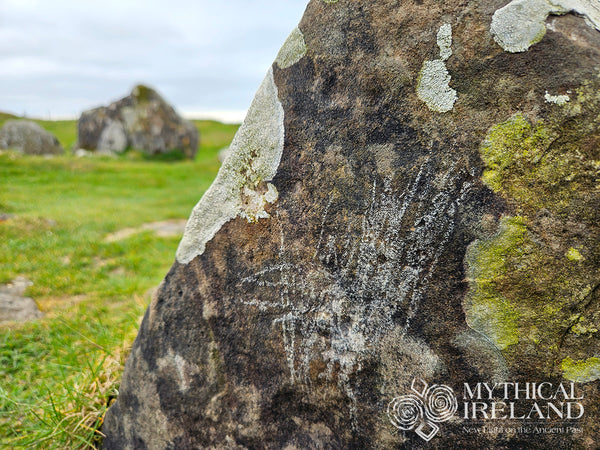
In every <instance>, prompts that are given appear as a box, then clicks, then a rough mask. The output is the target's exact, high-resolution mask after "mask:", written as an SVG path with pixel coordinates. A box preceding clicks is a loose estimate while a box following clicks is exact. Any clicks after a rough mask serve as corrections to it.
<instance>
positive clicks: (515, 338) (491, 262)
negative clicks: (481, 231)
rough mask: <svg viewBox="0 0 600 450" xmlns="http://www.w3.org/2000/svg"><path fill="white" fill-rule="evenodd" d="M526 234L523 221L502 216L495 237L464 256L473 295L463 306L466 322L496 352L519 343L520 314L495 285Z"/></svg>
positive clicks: (480, 242) (474, 245)
mask: <svg viewBox="0 0 600 450" xmlns="http://www.w3.org/2000/svg"><path fill="white" fill-rule="evenodd" d="M525 231H526V227H525V225H524V223H523V220H522V218H520V217H504V218H503V219H502V221H501V224H500V231H499V232H498V234H497V235H496V236H494V237H493V238H491V239H489V240H482V241H476V242H475V243H474V244H472V245H471V246H470V247H469V250H468V253H467V261H468V263H469V264H468V277H469V280H470V282H471V292H472V295H471V298H470V302H469V303H468V304H467V305H465V312H466V314H467V322H468V323H469V325H470V326H471V327H472V328H474V329H475V330H477V331H479V332H481V333H483V334H485V335H486V336H488V337H489V338H490V339H491V340H492V342H494V344H495V345H496V347H498V348H499V349H505V348H507V347H508V346H510V345H514V344H516V343H518V342H519V334H518V319H519V316H520V313H519V312H518V311H517V310H516V309H515V308H514V306H513V305H512V304H511V303H510V302H509V301H508V300H507V299H506V298H505V297H504V296H503V295H502V294H501V292H500V290H499V289H498V286H497V284H498V281H499V279H500V278H501V277H503V276H505V274H506V271H507V260H508V259H510V258H511V257H513V256H514V255H515V254H516V253H519V249H520V247H521V244H522V240H523V236H524V234H525Z"/></svg>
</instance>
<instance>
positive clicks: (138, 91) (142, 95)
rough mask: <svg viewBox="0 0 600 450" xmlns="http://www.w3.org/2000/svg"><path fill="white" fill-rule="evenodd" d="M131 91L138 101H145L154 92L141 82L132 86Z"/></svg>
mask: <svg viewBox="0 0 600 450" xmlns="http://www.w3.org/2000/svg"><path fill="white" fill-rule="evenodd" d="M132 93H133V96H134V97H135V98H136V99H137V100H138V101H139V102H147V101H149V100H150V98H151V97H152V96H153V95H154V94H155V92H154V89H152V88H150V87H148V86H145V85H143V84H138V85H137V86H136V87H134V88H133V91H132Z"/></svg>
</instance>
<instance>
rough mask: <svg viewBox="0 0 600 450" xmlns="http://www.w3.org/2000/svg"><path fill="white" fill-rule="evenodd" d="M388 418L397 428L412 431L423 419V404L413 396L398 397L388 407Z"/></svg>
mask: <svg viewBox="0 0 600 450" xmlns="http://www.w3.org/2000/svg"><path fill="white" fill-rule="evenodd" d="M388 416H389V418H390V421H391V422H392V424H393V425H394V426H396V427H397V428H400V429H401V430H406V431H408V430H412V429H413V428H414V427H415V425H416V424H417V422H419V420H422V419H423V403H422V402H421V399H420V398H419V397H417V396H416V395H412V394H408V395H403V396H402V397H396V398H395V399H393V400H392V401H391V402H390V404H389V405H388Z"/></svg>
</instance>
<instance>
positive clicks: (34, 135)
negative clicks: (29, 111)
mask: <svg viewBox="0 0 600 450" xmlns="http://www.w3.org/2000/svg"><path fill="white" fill-rule="evenodd" d="M0 149H11V150H17V151H19V152H23V153H26V154H28V155H59V154H61V153H64V149H63V148H62V147H61V145H60V143H59V142H58V139H56V136H54V135H53V134H52V133H50V132H49V131H46V130H44V129H43V128H42V127H41V126H39V125H38V124H37V123H35V122H32V121H30V120H9V121H7V122H6V123H5V124H4V126H3V127H2V129H0Z"/></svg>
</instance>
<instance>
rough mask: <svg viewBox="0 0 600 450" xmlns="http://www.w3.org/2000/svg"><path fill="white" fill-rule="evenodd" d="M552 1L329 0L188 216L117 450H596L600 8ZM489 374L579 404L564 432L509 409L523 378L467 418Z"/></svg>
mask: <svg viewBox="0 0 600 450" xmlns="http://www.w3.org/2000/svg"><path fill="white" fill-rule="evenodd" d="M517 3H518V5H516V6H515V4H517ZM551 3H552V4H553V2H546V1H545V0H540V1H533V0H532V1H527V0H521V1H518V2H517V1H516V2H513V3H511V5H509V6H507V7H506V8H508V12H507V9H500V8H503V7H505V5H506V1H494V0H493V1H471V2H459V1H456V0H453V1H445V2H439V1H428V0H418V1H414V2H399V1H394V0H381V1H376V2H375V1H366V0H362V1H361V0H356V1H350V0H339V1H333V0H330V1H323V0H313V1H311V2H310V3H309V5H308V7H307V10H306V13H305V15H304V17H303V19H302V21H301V22H300V24H299V27H298V29H297V30H294V32H293V33H292V35H291V36H290V39H288V41H287V42H286V44H285V45H284V48H283V49H282V51H281V52H280V54H279V55H278V57H277V60H276V62H275V64H274V65H273V67H272V69H271V70H270V71H269V73H268V74H267V77H266V79H265V81H264V82H263V84H262V86H261V87H260V89H259V91H258V93H257V96H256V100H255V102H254V103H253V105H252V107H251V109H250V111H249V113H248V117H247V119H246V121H245V122H244V124H243V125H242V127H241V128H240V130H239V132H238V134H237V136H236V138H235V140H234V142H233V144H232V148H231V153H230V155H229V157H228V158H227V160H225V162H224V164H223V167H222V168H221V171H220V172H219V175H218V177H217V179H216V180H215V183H214V184H213V186H212V187H211V188H210V189H209V191H207V193H206V194H205V195H204V197H203V198H202V200H201V201H200V202H199V203H198V205H197V206H196V208H195V209H194V212H193V213H192V216H191V217H190V220H189V221H188V224H187V228H186V233H185V235H184V238H183V240H182V242H181V245H180V247H179V250H178V253H177V261H176V262H175V264H174V265H173V267H172V269H171V271H170V272H169V273H168V275H167V276H166V278H165V280H164V282H163V283H162V285H161V287H160V288H159V290H158V292H157V295H156V296H155V298H154V299H153V301H152V303H151V305H150V307H149V309H148V311H147V313H146V315H145V317H144V320H143V323H142V325H141V329H140V332H139V335H138V338H137V340H136V341H135V344H134V346H133V349H132V353H131V356H130V358H129V360H128V362H127V365H126V368H125V373H124V376H123V381H122V385H121V388H120V391H119V392H120V395H119V398H118V400H117V402H116V404H115V405H114V406H112V408H111V409H110V410H109V412H108V414H107V416H106V422H105V426H104V429H103V431H104V433H105V434H106V436H107V437H106V440H105V446H106V448H110V449H117V448H149V449H150V448H151V449H163V448H165V449H166V448H178V449H180V448H185V449H187V448H298V449H305V448H411V449H413V448H422V447H423V448H478V449H479V448H596V447H597V445H598V442H600V420H599V419H600V400H599V398H600V392H599V381H598V378H600V358H599V357H600V340H599V337H600V336H599V332H598V330H599V329H600V270H599V269H600V240H599V237H600V235H599V232H600V193H599V191H598V188H599V185H598V183H599V177H600V120H599V119H598V117H599V114H600V72H599V65H598V63H599V61H600V33H599V32H598V31H597V30H596V29H595V28H594V26H597V22H594V20H595V19H594V17H595V16H594V11H595V9H594V8H596V5H595V3H594V2H591V1H589V2H586V1H581V2H577V8H578V9H575V12H577V14H575V13H573V12H569V11H572V10H573V9H574V8H570V7H568V5H567V3H568V2H562V3H561V5H562V6H561V7H560V8H558V7H551V6H550V4H551ZM519 5H520V6H519ZM523 8H525V10H527V11H529V12H530V13H531V14H534V13H536V11H537V12H538V13H539V15H540V17H541V19H540V20H541V23H542V24H543V26H542V28H543V31H544V34H543V35H542V36H540V31H539V30H538V31H537V32H535V33H533V36H531V33H529V32H525V31H531V30H524V28H527V27H529V26H537V24H538V22H539V21H538V20H537V19H536V20H533V21H528V20H527V19H528V16H527V15H526V16H523V15H522V14H521V13H522V11H523ZM539 8H541V9H539ZM586 8H587V9H586ZM590 8H591V9H590ZM498 10H499V11H498ZM492 24H495V25H494V32H493V33H492ZM515 30H519V32H523V33H522V36H521V37H519V36H517V35H515V34H514V33H515ZM517 34H518V33H517ZM530 41H531V42H530ZM506 42H511V44H510V45H506ZM503 45H504V46H505V47H506V49H505V48H503ZM413 379H416V380H415V382H416V384H415V386H416V387H415V390H414V391H411V386H412V383H413ZM478 382H487V383H492V384H493V383H502V382H509V383H514V382H518V383H521V384H520V386H521V389H524V386H526V385H525V384H523V383H538V384H539V383H551V384H552V386H553V387H554V389H556V388H557V387H558V386H561V384H560V383H563V385H564V386H566V390H567V391H569V392H570V389H571V384H570V383H571V382H572V383H573V385H572V389H573V395H572V396H571V395H569V394H568V395H565V394H562V397H561V396H560V395H559V396H558V397H557V398H555V399H554V400H553V401H556V402H561V405H558V403H557V405H558V408H563V409H562V410H561V414H562V415H563V418H562V419H561V418H560V415H559V414H558V413H556V412H555V411H554V410H553V409H551V408H550V407H548V406H547V404H545V403H544V402H541V405H542V406H540V408H544V411H543V415H544V416H546V415H547V414H549V415H550V420H547V419H546V418H545V417H540V414H538V413H537V412H536V411H534V412H533V413H530V410H531V409H532V408H534V407H533V406H532V403H534V402H533V401H532V400H531V399H523V396H524V395H525V394H523V391H521V394H520V397H519V399H517V400H516V410H515V413H514V414H513V416H514V417H521V415H522V410H523V409H526V411H525V413H524V414H525V415H526V416H527V415H528V413H529V416H528V417H525V418H524V419H516V418H515V419H510V417H507V418H501V416H504V415H508V414H509V407H508V404H509V403H510V402H511V401H514V400H513V397H514V396H513V397H511V395H512V394H511V391H510V389H509V394H508V395H507V396H506V397H507V399H504V397H505V396H504V394H503V393H500V394H499V393H498V392H499V391H495V392H494V394H493V395H494V398H495V399H496V401H505V402H506V404H505V406H504V407H502V406H501V405H500V404H498V405H497V408H499V410H498V409H497V410H496V413H495V414H496V417H495V418H494V419H490V418H489V417H488V419H485V417H484V416H483V415H482V414H481V413H479V414H476V417H475V418H474V419H473V418H472V414H469V413H468V411H467V418H465V412H464V405H463V403H464V402H467V403H468V404H469V405H470V404H471V403H469V402H468V400H469V399H468V398H467V399H464V396H465V393H464V383H470V386H475V385H476V383H478ZM423 383H428V384H429V386H430V387H431V388H433V385H434V384H438V385H445V386H448V387H451V388H452V389H453V390H454V393H455V395H456V397H457V398H458V403H457V408H458V409H457V410H454V404H453V402H452V401H451V399H452V398H451V397H450V398H449V399H446V398H445V397H443V396H442V397H433V403H429V404H427V405H426V406H423V405H422V404H421V403H419V402H421V400H419V399H418V395H417V394H415V393H414V392H416V391H419V392H421V394H423V392H425V391H423V390H422V389H421V388H419V386H421V387H422V386H423ZM505 386H509V387H510V385H505ZM548 386H549V385H548V384H546V385H544V389H545V390H546V393H545V394H543V395H544V396H548V395H549V394H548V392H547V390H548V389H550V388H549V387H548ZM436 389H437V388H436ZM507 389H508V388H507ZM434 390H435V389H434ZM442 391H443V390H440V391H439V392H440V393H443V392H442ZM410 392H413V394H412V397H410V398H411V399H412V400H410V401H412V402H416V403H414V404H413V406H411V405H410V404H404V406H402V405H403V402H404V401H407V400H406V398H405V397H402V396H404V395H406V394H409V393H410ZM427 392H429V391H427ZM483 392H484V394H483V395H484V397H483V400H482V401H483V403H485V404H486V408H488V409H487V412H488V414H491V412H490V411H491V406H490V404H491V401H492V400H490V399H488V398H487V397H486V396H485V392H486V391H483ZM565 392H566V391H565ZM421 394H419V395H421ZM475 395H476V394H475ZM564 397H569V398H570V397H581V398H579V399H578V400H577V402H579V403H580V404H581V406H582V407H583V408H584V413H583V414H582V415H581V417H577V418H575V419H574V420H567V419H568V414H567V411H566V409H565V405H564V404H565V403H568V402H567V400H565V398H564ZM394 399H395V400H394ZM430 399H431V398H430ZM409 403H410V402H409ZM546 403H548V402H546ZM407 405H408V406H407ZM538 406H539V405H538ZM444 407H445V408H446V410H445V411H446V412H447V411H450V414H448V415H446V416H444V415H435V414H433V413H435V412H436V411H435V408H442V409H443V408H444ZM480 407H481V405H480ZM411 408H412V409H411ZM419 408H421V409H419ZM503 408H504V409H503ZM574 408H579V406H576V407H575V406H574ZM423 410H425V414H429V415H425V416H423V415H422V414H424V412H423ZM419 411H420V412H421V415H420V416H419V414H418V413H419ZM432 411H433V413H432ZM548 411H549V412H548ZM427 412H428V413H427ZM442 412H444V411H442ZM579 412H580V410H579V409H576V410H573V411H572V414H571V418H574V417H575V416H578V415H579ZM413 413H415V414H417V416H415V420H414V421H413V422H411V420H412V416H411V414H413ZM432 414H433V415H432ZM532 414H533V415H532ZM432 424H433V425H435V426H436V427H438V428H439V430H437V431H436V430H435V428H434V427H433V426H432ZM426 425H427V426H429V428H428V429H427V426H426ZM534 425H535V426H542V427H554V428H555V429H562V430H563V432H558V433H557V432H554V433H550V432H540V433H536V432H535V431H531V432H530V433H529V434H527V433H525V432H524V431H518V427H520V426H534ZM418 426H419V428H417V427H418ZM483 426H486V427H487V430H488V431H485V430H484V429H482V427H483ZM567 426H572V427H574V428H577V429H579V430H581V432H573V431H570V432H569V431H567V430H566V428H565V427H567ZM423 427H424V428H423ZM465 427H466V428H465ZM493 427H496V429H495V430H494V428H493ZM402 428H404V429H402ZM511 429H512V430H511ZM469 430H475V431H469ZM477 430H479V432H476V431H477ZM482 430H483V431H482ZM434 431H435V433H434ZM432 433H433V435H432ZM423 436H426V437H429V438H430V439H431V440H430V441H427V439H425V438H424V437H423Z"/></svg>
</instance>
